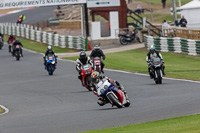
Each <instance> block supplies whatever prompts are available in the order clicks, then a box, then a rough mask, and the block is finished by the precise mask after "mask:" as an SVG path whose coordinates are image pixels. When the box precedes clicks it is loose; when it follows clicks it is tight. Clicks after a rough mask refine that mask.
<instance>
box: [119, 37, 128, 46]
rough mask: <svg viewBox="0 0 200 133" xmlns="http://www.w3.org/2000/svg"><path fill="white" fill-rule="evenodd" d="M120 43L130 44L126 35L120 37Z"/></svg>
mask: <svg viewBox="0 0 200 133" xmlns="http://www.w3.org/2000/svg"><path fill="white" fill-rule="evenodd" d="M120 43H121V45H127V44H128V42H127V41H126V38H125V37H120Z"/></svg>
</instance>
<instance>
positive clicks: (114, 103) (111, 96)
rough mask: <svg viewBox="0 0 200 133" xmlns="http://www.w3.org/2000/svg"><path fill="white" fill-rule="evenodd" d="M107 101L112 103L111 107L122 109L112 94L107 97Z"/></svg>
mask: <svg viewBox="0 0 200 133" xmlns="http://www.w3.org/2000/svg"><path fill="white" fill-rule="evenodd" d="M107 97H108V99H109V100H110V101H111V102H112V104H113V105H115V106H117V107H118V108H122V104H121V103H120V102H119V100H118V99H116V98H115V97H114V96H113V94H112V93H109V94H108V95H107Z"/></svg>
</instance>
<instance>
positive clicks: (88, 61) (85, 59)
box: [76, 51, 93, 82]
mask: <svg viewBox="0 0 200 133" xmlns="http://www.w3.org/2000/svg"><path fill="white" fill-rule="evenodd" d="M85 64H90V65H91V66H93V64H92V60H91V59H90V57H89V56H88V57H87V56H86V53H85V51H81V52H80V57H79V58H78V59H77V60H76V70H77V71H78V73H79V76H78V79H80V80H81V82H82V75H81V73H82V71H81V66H83V65H85Z"/></svg>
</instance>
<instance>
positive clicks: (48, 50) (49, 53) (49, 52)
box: [43, 46, 57, 69]
mask: <svg viewBox="0 0 200 133" xmlns="http://www.w3.org/2000/svg"><path fill="white" fill-rule="evenodd" d="M47 56H54V57H55V65H56V64H57V56H56V55H55V53H54V51H53V50H52V47H51V46H48V47H47V50H46V52H45V55H44V57H43V59H44V66H45V69H47V62H46V58H47Z"/></svg>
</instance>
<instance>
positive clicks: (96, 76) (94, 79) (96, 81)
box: [91, 71, 100, 84]
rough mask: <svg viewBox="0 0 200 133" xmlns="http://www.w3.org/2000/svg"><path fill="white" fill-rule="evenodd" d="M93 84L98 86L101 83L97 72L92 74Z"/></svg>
mask: <svg viewBox="0 0 200 133" xmlns="http://www.w3.org/2000/svg"><path fill="white" fill-rule="evenodd" d="M91 78H92V83H94V84H97V83H99V81H100V74H99V72H97V71H94V72H92V74H91Z"/></svg>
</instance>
